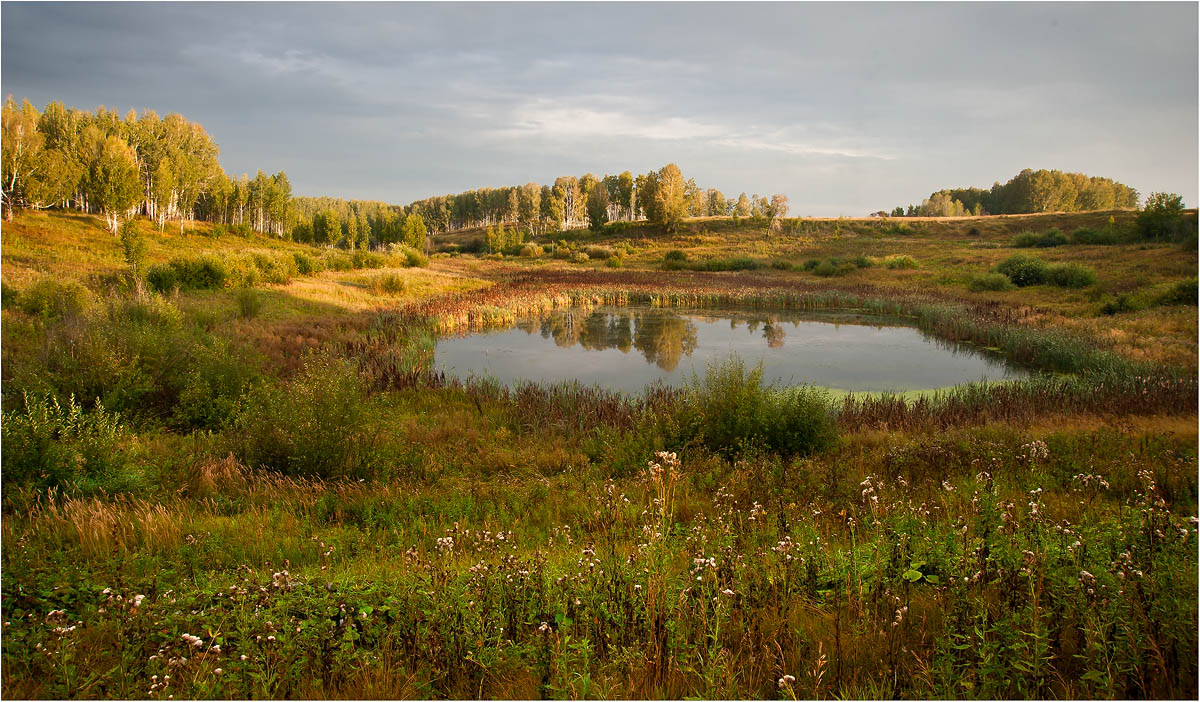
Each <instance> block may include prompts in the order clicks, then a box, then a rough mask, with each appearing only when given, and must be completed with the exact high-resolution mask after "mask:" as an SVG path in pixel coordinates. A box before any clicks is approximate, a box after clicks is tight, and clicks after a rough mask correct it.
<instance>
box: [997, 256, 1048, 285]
mask: <svg viewBox="0 0 1200 702" xmlns="http://www.w3.org/2000/svg"><path fill="white" fill-rule="evenodd" d="M1047 268H1048V264H1047V263H1046V262H1045V261H1043V260H1042V259H1040V258H1034V257H1033V256H1026V255H1025V254H1017V255H1015V256H1010V257H1009V258H1006V259H1004V260H1003V261H1001V262H1000V264H999V265H997V266H996V272H997V273H1003V274H1004V275H1006V276H1008V279H1009V280H1011V281H1012V282H1013V285H1016V286H1017V287H1019V288H1023V287H1025V286H1027V285H1040V284H1042V283H1045V282H1046V272H1047Z"/></svg>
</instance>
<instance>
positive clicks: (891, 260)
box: [883, 254, 918, 270]
mask: <svg viewBox="0 0 1200 702" xmlns="http://www.w3.org/2000/svg"><path fill="white" fill-rule="evenodd" d="M883 265H884V266H886V267H887V268H888V269H889V270H904V269H911V268H917V267H918V266H917V259H915V258H913V257H912V256H909V255H908V254H892V255H891V256H888V257H887V258H885V259H883Z"/></svg>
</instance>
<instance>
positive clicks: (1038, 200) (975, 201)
mask: <svg viewBox="0 0 1200 702" xmlns="http://www.w3.org/2000/svg"><path fill="white" fill-rule="evenodd" d="M1138 200H1139V196H1138V191H1136V190H1134V189H1133V188H1131V187H1129V186H1128V185H1125V184H1123V183H1118V182H1116V181H1115V180H1113V179H1111V178H1097V177H1093V176H1089V175H1085V174H1083V173H1064V172H1063V171H1047V170H1045V169H1042V170H1039V171H1034V170H1031V169H1029V168H1026V169H1025V170H1023V171H1021V172H1020V173H1018V174H1017V175H1015V176H1013V177H1012V179H1011V180H1009V181H1008V182H1007V183H1004V184H1003V185H1001V184H1000V183H999V182H996V183H995V184H994V185H992V187H991V189H990V190H984V189H982V188H957V189H953V190H939V191H937V192H935V193H933V194H932V195H930V196H929V197H928V198H926V199H925V200H924V201H923V202H922V203H921V204H920V205H919V206H913V205H909V206H908V209H907V210H906V209H905V208H903V207H897V208H895V209H894V210H892V211H891V212H890V213H889V212H887V211H880V212H877V213H876V214H888V215H890V216H892V217H961V216H964V215H989V214H1032V213H1036V212H1084V211H1088V210H1111V209H1116V208H1130V209H1137V206H1138Z"/></svg>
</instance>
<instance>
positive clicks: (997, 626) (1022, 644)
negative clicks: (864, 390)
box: [0, 211, 1200, 699]
mask: <svg viewBox="0 0 1200 702" xmlns="http://www.w3.org/2000/svg"><path fill="white" fill-rule="evenodd" d="M1135 216H1136V213H1134V212H1128V211H1113V212H1100V213H1083V214H1061V215H1055V214H1050V215H1028V216H998V217H979V218H970V217H968V218H946V219H922V218H904V219H903V220H899V219H825V220H818V219H793V220H783V221H782V222H780V223H778V226H777V227H773V228H768V227H767V226H766V224H765V223H764V222H761V221H755V220H751V219H742V220H740V221H737V220H732V219H726V218H721V219H695V220H688V221H686V222H685V223H684V224H683V225H682V227H681V228H680V230H679V231H678V232H677V233H676V234H674V235H667V234H664V233H662V232H661V231H659V230H658V229H656V228H654V227H651V226H649V225H647V224H641V223H633V224H625V223H620V224H618V225H609V227H608V228H606V229H605V230H604V231H602V232H599V233H595V234H593V233H589V232H587V231H583V230H580V231H569V232H560V233H557V234H553V235H550V236H547V237H542V238H539V241H538V244H539V245H540V246H541V247H542V249H543V250H542V251H541V253H540V255H538V252H537V251H533V250H530V251H527V252H526V254H528V255H512V256H497V255H487V256H485V255H480V254H468V253H462V251H464V250H470V249H472V248H474V247H475V243H474V242H476V241H477V240H478V239H480V238H482V236H483V232H482V231H466V232H459V233H456V234H453V235H450V236H444V237H439V238H438V239H437V240H435V241H434V242H433V243H434V246H433V250H434V251H435V252H436V253H433V255H432V256H431V257H429V259H428V260H425V259H424V258H423V257H420V256H416V255H411V254H407V253H405V252H402V251H391V252H385V253H373V254H365V253H362V252H358V253H354V252H334V251H329V250H324V249H317V248H315V247H311V246H307V245H302V244H295V243H291V242H284V241H278V240H272V239H267V238H262V237H254V238H251V239H242V238H239V237H234V236H231V235H228V234H227V235H225V236H220V237H214V236H211V235H210V234H211V230H210V229H209V228H208V225H206V224H203V223H196V224H195V226H194V228H193V229H191V230H190V231H189V232H188V233H186V234H183V235H181V234H180V233H179V230H178V229H177V228H175V229H172V228H170V227H168V228H167V230H166V231H165V232H159V231H158V230H157V229H156V228H154V227H153V226H152V225H151V224H150V223H149V222H146V221H139V222H137V225H136V226H137V228H138V232H139V236H140V239H141V240H142V241H144V243H145V251H144V258H143V259H142V260H141V261H140V263H139V268H138V272H137V273H136V274H133V275H131V272H130V263H129V257H128V256H126V255H125V253H124V250H123V248H122V243H121V241H120V240H118V238H117V237H115V236H114V235H112V234H111V233H109V232H108V231H107V230H106V229H105V228H104V223H103V221H102V220H101V219H99V218H94V217H87V216H82V215H71V214H64V213H57V212H41V213H18V214H17V217H16V221H15V222H12V223H6V224H5V226H4V231H3V256H2V260H3V284H4V288H3V332H4V340H5V342H6V343H4V345H3V349H2V353H3V376H4V383H3V439H4V452H3V459H4V460H3V488H4V489H3V527H2V539H3V548H2V553H0V565H2V566H3V575H2V577H0V584H2V593H3V599H2V602H0V609H2V614H3V630H2V631H3V638H2V642H3V653H2V660H3V670H2V673H0V675H2V686H3V693H4V695H5V696H6V697H10V698H29V697H34V698H63V697H86V698H113V697H117V698H154V699H168V698H173V697H175V698H212V699H217V698H261V697H273V698H282V697H322V698H329V697H333V698H378V697H389V698H413V697H416V698H444V697H450V698H476V697H504V698H514V697H516V698H541V697H554V698H584V697H589V698H598V697H605V698H611V697H618V698H664V697H666V698H683V697H703V698H776V699H795V698H834V697H839V698H845V697H850V698H960V697H967V698H1028V697H1057V698H1063V697H1069V698H1195V697H1196V696H1197V694H1200V692H1198V690H1197V673H1198V670H1197V655H1198V653H1200V649H1198V646H1197V602H1198V599H1197V585H1198V580H1197V574H1198V571H1197V519H1196V518H1197V512H1198V510H1197V500H1198V494H1197V417H1196V405H1197V321H1198V320H1197V307H1196V275H1197V261H1196V252H1195V249H1194V245H1193V247H1188V246H1187V245H1182V246H1181V245H1180V244H1179V243H1169V242H1152V241H1138V240H1135V239H1134V238H1132V237H1131V236H1128V233H1129V231H1131V228H1132V223H1133V219H1134V217H1135ZM1189 216H1190V217H1192V218H1193V219H1194V217H1195V213H1194V211H1192V212H1190V213H1189ZM1052 229H1057V230H1060V231H1061V232H1062V233H1063V237H1064V240H1063V242H1062V243H1061V245H1055V246H1039V245H1037V244H1036V243H1035V244H1033V245H1022V246H1020V247H1018V246H1015V244H1017V243H1021V244H1029V242H1030V241H1034V240H1035V239H1036V240H1038V241H1041V239H1039V237H1041V236H1042V235H1043V234H1044V233H1045V232H1048V231H1049V230H1052ZM1080 230H1083V231H1084V232H1085V233H1084V234H1078V232H1079V231H1080ZM1025 233H1030V236H1026V237H1025V240H1024V241H1019V240H1020V239H1021V237H1022V236H1023V235H1024V234H1025ZM1099 242H1103V243H1099ZM1022 254H1023V255H1026V256H1030V257H1033V258H1035V259H1039V260H1040V261H1043V262H1044V263H1045V264H1047V266H1046V268H1047V271H1053V272H1046V273H1045V275H1046V276H1048V277H1046V278H1045V280H1046V281H1048V282H1040V283H1035V284H1030V285H1027V286H1023V287H1016V286H1014V285H1013V284H1012V283H1010V282H1008V281H1009V280H1010V277H1004V276H1000V277H1001V278H1003V280H1000V279H998V278H996V277H995V275H992V276H990V277H989V274H993V272H994V270H995V269H996V268H997V267H998V266H1001V264H1003V263H1004V262H1005V261H1006V260H1008V259H1010V258H1012V257H1013V256H1016V255H1022ZM204 257H207V258H204ZM201 258H204V260H207V261H209V262H210V264H211V265H210V267H211V268H212V269H213V270H217V271H218V273H219V275H217V274H214V275H217V278H219V281H220V282H219V284H216V285H211V286H202V285H200V284H199V283H196V284H195V285H193V286H190V289H189V285H183V284H181V285H179V287H178V288H175V287H173V286H168V288H167V289H165V290H164V291H163V292H156V291H155V288H154V285H153V284H152V281H153V280H154V275H155V274H154V273H153V271H158V273H157V274H158V275H160V276H161V275H167V274H168V273H170V271H168V269H169V268H171V265H172V264H171V262H172V261H173V260H175V261H176V262H177V263H178V265H177V266H176V269H177V274H178V276H180V278H179V279H180V280H181V281H184V282H186V281H188V280H191V278H189V277H188V276H191V275H193V273H194V272H195V271H200V270H202V269H200V268H197V267H195V266H192V267H190V268H189V267H188V266H185V265H184V263H185V262H186V261H192V260H200V259H201ZM185 260H186V261H185ZM1057 264H1061V265H1057ZM204 270H207V269H204ZM146 271H151V273H150V274H147V273H146ZM170 275H176V273H170ZM195 275H196V276H199V275H200V274H199V273H195ZM1011 278H1012V279H1016V276H1015V274H1014V276H1011ZM197 280H199V278H197ZM1056 281H1057V284H1055V282H1056ZM630 303H645V304H652V305H658V306H663V307H672V306H678V307H689V308H705V307H711V308H717V307H739V308H754V309H763V310H770V309H803V310H817V309H820V310H839V309H855V310H863V311H867V312H870V313H876V314H885V315H888V316H895V317H901V318H905V319H907V320H908V321H910V322H911V323H913V324H915V325H916V326H918V327H919V328H921V329H922V330H924V331H926V332H928V333H930V334H933V335H935V336H938V337H940V338H944V339H949V340H955V341H959V342H963V343H969V344H974V345H976V346H979V347H985V348H989V349H994V350H996V351H998V352H1002V353H1004V354H1005V355H1007V356H1008V357H1009V358H1012V359H1014V360H1015V361H1018V362H1020V363H1022V364H1024V365H1026V366H1028V367H1030V368H1034V369H1038V370H1041V371H1045V373H1044V374H1042V375H1039V376H1037V377H1036V378H1034V379H1031V380H1028V381H1022V382H1017V383H1007V384H1003V385H989V386H964V387H959V388H956V389H954V390H952V391H948V392H940V393H935V394H920V395H916V396H914V397H909V398H901V397H892V396H880V395H854V394H851V395H841V396H836V397H833V396H829V395H827V394H822V393H821V392H820V391H819V390H805V391H801V392H799V393H795V394H792V395H788V394H783V393H776V392H774V391H772V390H770V389H767V388H762V387H759V386H758V385H757V384H756V383H755V382H754V381H753V377H752V371H751V370H750V369H746V368H744V367H742V366H741V365H739V363H738V362H737V361H736V360H731V361H730V362H729V363H727V364H725V365H724V366H722V367H717V368H713V369H711V370H710V373H709V375H708V377H707V378H705V379H704V381H703V382H702V383H700V384H698V385H696V386H694V387H690V388H688V389H686V390H669V389H662V388H660V389H657V390H653V391H648V392H646V393H645V394H643V395H641V396H637V397H626V396H621V395H618V394H614V393H610V392H606V391H604V390H602V389H598V388H587V387H579V386H575V385H560V386H537V385H526V386H523V387H519V388H516V389H506V388H503V387H499V386H497V385H494V384H489V383H485V382H477V381H470V382H464V381H460V380H457V379H454V378H447V377H443V376H441V375H439V374H437V373H433V372H431V371H430V360H431V358H432V353H433V347H434V343H435V340H436V338H437V337H438V336H439V335H446V334H455V333H466V332H468V331H470V330H474V329H483V328H490V327H495V326H503V325H508V324H511V323H512V322H513V321H515V320H516V319H517V318H518V317H522V316H527V315H530V314H536V313H540V312H545V311H549V310H551V309H555V308H560V307H564V306H593V305H599V304H630ZM798 437H800V438H798Z"/></svg>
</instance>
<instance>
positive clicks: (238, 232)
mask: <svg viewBox="0 0 1200 702" xmlns="http://www.w3.org/2000/svg"><path fill="white" fill-rule="evenodd" d="M229 231H230V232H231V233H233V235H234V236H240V237H242V238H243V239H249V238H250V235H251V234H253V233H254V232H252V231H251V230H250V225H249V224H246V223H245V222H243V223H241V224H234V225H233V226H231V227H229Z"/></svg>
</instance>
